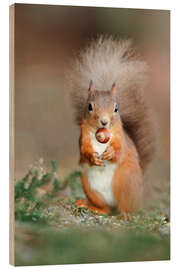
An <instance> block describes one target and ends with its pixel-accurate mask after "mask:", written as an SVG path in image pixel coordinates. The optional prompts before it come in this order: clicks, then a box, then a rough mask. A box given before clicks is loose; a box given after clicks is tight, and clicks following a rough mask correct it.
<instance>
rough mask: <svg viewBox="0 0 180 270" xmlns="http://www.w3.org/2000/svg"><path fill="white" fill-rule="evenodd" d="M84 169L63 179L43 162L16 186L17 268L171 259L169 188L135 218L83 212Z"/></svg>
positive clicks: (84, 209) (136, 214) (135, 215)
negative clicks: (46, 168)
mask: <svg viewBox="0 0 180 270" xmlns="http://www.w3.org/2000/svg"><path fill="white" fill-rule="evenodd" d="M80 176H81V172H80V171H74V172H72V173H70V174H69V175H68V176H67V177H65V178H64V179H59V178H58V177H57V176H56V163H55V162H52V171H50V172H48V173H47V172H45V171H44V169H43V166H42V162H41V161H40V163H39V164H38V165H37V166H34V167H33V168H31V169H30V170H29V172H28V173H27V175H26V176H25V177H24V178H23V179H22V180H20V181H17V182H16V183H15V218H16V226H15V264H16V265H44V264H66V263H92V262H93V263H94V262H120V261H145V260H168V259H169V258H170V223H169V187H168V186H166V187H163V189H164V190H160V191H159V192H160V194H162V196H158V199H155V200H153V201H149V202H148V203H147V204H146V206H145V207H144V208H143V209H142V210H140V211H138V212H136V213H135V214H134V215H133V216H132V218H131V220H126V221H124V220H121V219H119V217H118V215H117V213H112V215H109V216H106V215H97V214H95V213H93V212H91V211H90V210H87V209H86V208H78V207H77V206H76V205H75V204H74V202H75V200H76V199H79V198H85V196H84V193H83V191H82V187H81V183H80Z"/></svg>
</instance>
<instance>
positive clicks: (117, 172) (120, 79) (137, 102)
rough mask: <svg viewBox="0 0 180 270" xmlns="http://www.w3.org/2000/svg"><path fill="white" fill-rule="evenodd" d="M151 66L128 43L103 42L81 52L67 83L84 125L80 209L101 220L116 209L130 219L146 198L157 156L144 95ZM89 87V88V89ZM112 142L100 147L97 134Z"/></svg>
mask: <svg viewBox="0 0 180 270" xmlns="http://www.w3.org/2000/svg"><path fill="white" fill-rule="evenodd" d="M146 74H147V65H146V64H145V63H144V62H143V61H142V60H140V59H139V57H137V56H136V54H135V51H134V49H132V45H131V42H130V41H129V40H126V41H122V40H117V39H113V38H112V37H109V38H104V37H102V36H100V37H99V38H98V39H97V40H95V41H92V42H91V43H90V45H89V46H87V48H86V49H85V50H84V51H82V52H81V53H80V55H79V58H78V59H77V60H76V62H75V64H74V66H73V70H72V71H71V73H70V75H69V77H68V80H69V81H70V86H71V88H72V100H73V105H74V108H75V112H76V120H77V123H78V124H79V125H80V138H79V148H80V164H82V165H83V168H84V169H83V174H82V178H81V181H82V186H83V189H84V192H85V194H86V197H87V199H88V202H89V203H87V202H86V201H84V200H79V201H77V202H76V204H77V205H79V206H82V207H87V208H89V209H91V210H92V211H95V212H97V213H99V214H109V213H110V211H111V208H114V207H115V208H117V209H118V210H119V211H120V213H121V214H131V213H133V212H134V211H135V210H136V209H137V207H139V205H140V203H141V201H142V198H143V192H144V172H145V170H146V168H147V166H148V165H149V163H150V162H151V161H152V159H153V157H154V153H155V148H156V147H155V133H154V127H153V121H152V120H151V113H150V110H149V108H148V106H147V104H146V102H145V99H144V94H143V90H144V88H145V86H146V82H147V75H146ZM88 84H89V87H88ZM100 128H105V129H106V130H107V131H108V132H109V134H110V138H109V140H108V141H107V142H106V143H101V142H99V141H98V140H97V138H96V136H95V135H96V132H97V130H98V129H100Z"/></svg>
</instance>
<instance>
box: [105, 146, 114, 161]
mask: <svg viewBox="0 0 180 270" xmlns="http://www.w3.org/2000/svg"><path fill="white" fill-rule="evenodd" d="M113 157H114V149H113V148H112V147H111V146H108V147H107V149H106V151H105V152H104V153H103V159H104V160H111V159H112V158H113Z"/></svg>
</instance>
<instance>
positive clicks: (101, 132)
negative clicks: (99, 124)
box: [96, 128, 110, 143]
mask: <svg viewBox="0 0 180 270" xmlns="http://www.w3.org/2000/svg"><path fill="white" fill-rule="evenodd" d="M109 139H110V132H109V131H108V130H107V129H106V128H99V129H98V130H97V131H96V140H97V141H98V142H100V143H107V142H108V141H109Z"/></svg>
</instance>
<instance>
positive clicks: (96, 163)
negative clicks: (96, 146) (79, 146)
mask: <svg viewBox="0 0 180 270" xmlns="http://www.w3.org/2000/svg"><path fill="white" fill-rule="evenodd" d="M90 162H91V165H92V166H104V163H103V161H102V160H101V159H100V158H99V157H98V154H97V153H93V154H92V156H91V158H90Z"/></svg>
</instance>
